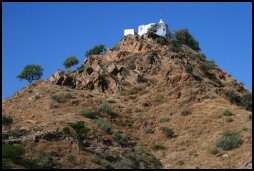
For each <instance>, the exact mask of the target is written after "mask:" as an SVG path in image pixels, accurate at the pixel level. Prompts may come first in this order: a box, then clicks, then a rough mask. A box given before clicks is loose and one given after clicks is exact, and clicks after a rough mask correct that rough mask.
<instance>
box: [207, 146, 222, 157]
mask: <svg viewBox="0 0 254 171" xmlns="http://www.w3.org/2000/svg"><path fill="white" fill-rule="evenodd" d="M208 152H209V153H210V154H213V155H214V154H217V153H218V152H219V150H218V148H217V147H216V146H212V148H210V149H209V150H208Z"/></svg>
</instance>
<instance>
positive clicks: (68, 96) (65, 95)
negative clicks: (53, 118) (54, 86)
mask: <svg viewBox="0 0 254 171" xmlns="http://www.w3.org/2000/svg"><path fill="white" fill-rule="evenodd" d="M71 98H72V94H71V93H70V92H69V91H64V92H63V93H60V94H57V95H52V96H51V99H52V100H55V101H56V102H58V103H61V102H66V101H67V100H68V99H71Z"/></svg>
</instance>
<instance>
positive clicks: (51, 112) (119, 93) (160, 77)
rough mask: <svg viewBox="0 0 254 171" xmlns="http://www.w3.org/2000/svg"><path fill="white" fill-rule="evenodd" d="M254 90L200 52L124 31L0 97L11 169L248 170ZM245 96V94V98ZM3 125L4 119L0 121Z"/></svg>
mask: <svg viewBox="0 0 254 171" xmlns="http://www.w3.org/2000/svg"><path fill="white" fill-rule="evenodd" d="M251 97H252V95H251V93H250V92H249V91H248V90H246V89H245V88H244V87H243V85H242V84H240V83H238V82H237V81H236V80H234V79H233V78H232V77H231V76H230V75H229V74H227V73H226V72H224V71H223V70H222V69H220V68H219V67H218V66H217V65H216V64H215V63H214V62H213V61H208V60H207V59H206V57H205V55H204V54H202V53H199V52H198V51H195V50H193V49H191V48H190V47H188V46H186V45H183V44H180V43H178V42H177V41H175V40H170V39H167V38H163V37H160V36H156V37H151V36H149V35H148V34H144V35H142V36H138V35H127V36H124V37H123V38H122V39H121V40H120V41H119V42H118V43H117V44H116V45H115V46H114V47H113V48H110V49H107V50H106V52H105V53H103V54H101V55H91V56H89V58H87V59H86V60H85V61H84V62H83V63H82V65H81V66H80V67H79V68H78V69H77V70H76V71H73V72H65V71H56V72H55V73H54V74H52V75H51V76H50V77H49V78H48V79H47V80H40V81H37V82H35V83H31V84H29V85H28V86H26V87H24V88H22V89H21V90H19V91H18V92H16V93H15V94H14V95H13V96H12V97H11V98H9V99H6V100H4V101H2V107H3V109H2V112H3V114H4V115H6V116H11V117H12V118H13V123H12V124H11V125H10V126H3V125H2V128H3V132H2V133H3V134H2V139H3V143H4V147H5V148H9V146H8V145H9V144H19V146H18V147H19V148H21V147H22V148H23V149H24V152H23V153H22V155H21V157H22V160H21V161H23V162H17V161H15V160H11V159H10V158H8V156H7V157H6V159H4V161H5V163H4V164H5V166H6V167H7V166H8V167H9V165H11V166H10V167H14V168H252V160H251V158H252V152H251V151H252V149H251V148H252V132H251V129H252V112H251V111H252V99H251ZM250 99H251V100H250ZM2 121H3V119H2Z"/></svg>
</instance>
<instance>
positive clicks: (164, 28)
mask: <svg viewBox="0 0 254 171" xmlns="http://www.w3.org/2000/svg"><path fill="white" fill-rule="evenodd" d="M154 24H156V23H150V24H147V25H140V26H139V27H138V33H137V34H138V35H139V36H141V35H143V34H145V33H147V31H148V29H149V28H151V26H152V25H154ZM157 24H158V25H159V28H158V29H157V32H156V33H155V34H157V35H159V36H162V37H166V36H167V35H169V34H170V31H169V29H168V25H167V24H165V23H164V22H163V20H162V19H160V21H159V23H157ZM129 34H130V35H136V33H135V31H134V29H125V30H124V36H126V35H129Z"/></svg>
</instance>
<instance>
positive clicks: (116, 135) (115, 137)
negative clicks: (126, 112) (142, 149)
mask: <svg viewBox="0 0 254 171" xmlns="http://www.w3.org/2000/svg"><path fill="white" fill-rule="evenodd" d="M112 139H113V140H114V141H115V142H117V143H121V142H122V140H123V137H122V135H121V134H120V133H119V132H114V133H113V134H112Z"/></svg>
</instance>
